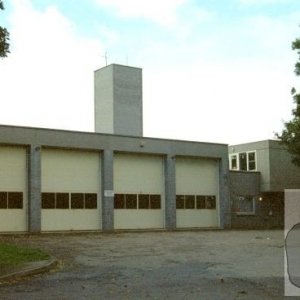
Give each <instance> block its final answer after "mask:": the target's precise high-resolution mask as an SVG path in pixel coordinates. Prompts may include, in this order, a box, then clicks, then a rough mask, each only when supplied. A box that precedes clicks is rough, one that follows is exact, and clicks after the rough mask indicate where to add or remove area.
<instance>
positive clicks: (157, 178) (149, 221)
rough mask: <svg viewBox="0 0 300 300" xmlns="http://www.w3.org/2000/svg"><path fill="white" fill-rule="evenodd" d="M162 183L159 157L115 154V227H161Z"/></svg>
mask: <svg viewBox="0 0 300 300" xmlns="http://www.w3.org/2000/svg"><path fill="white" fill-rule="evenodd" d="M163 186H164V185H163V162H162V158H161V157H157V156H146V155H132V154H130V155H129V154H115V157H114V190H115V199H114V207H115V209H114V228H115V229H142V228H143V229H145V228H163V227H164V192H163V191H164V188H163Z"/></svg>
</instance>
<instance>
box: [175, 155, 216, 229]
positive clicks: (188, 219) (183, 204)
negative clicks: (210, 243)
mask: <svg viewBox="0 0 300 300" xmlns="http://www.w3.org/2000/svg"><path fill="white" fill-rule="evenodd" d="M176 220H177V228H186V227H190V228H192V227H218V226H219V164H218V161H216V160H212V159H200V158H199V159H198V158H180V157H179V158H178V157H177V158H176Z"/></svg>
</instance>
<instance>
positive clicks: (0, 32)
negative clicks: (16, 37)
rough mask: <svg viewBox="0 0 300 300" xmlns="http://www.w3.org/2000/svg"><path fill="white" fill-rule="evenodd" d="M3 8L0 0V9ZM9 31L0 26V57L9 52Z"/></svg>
mask: <svg viewBox="0 0 300 300" xmlns="http://www.w3.org/2000/svg"><path fill="white" fill-rule="evenodd" d="M3 9H4V5H3V1H2V0H0V10H3ZM8 40H9V33H8V31H7V29H6V28H4V27H1V26H0V57H2V58H3V57H6V56H7V54H8V53H9V43H8Z"/></svg>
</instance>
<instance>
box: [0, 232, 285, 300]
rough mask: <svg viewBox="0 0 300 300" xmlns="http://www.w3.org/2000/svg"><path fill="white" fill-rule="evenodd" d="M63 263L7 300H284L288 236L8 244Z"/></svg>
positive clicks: (6, 291) (21, 239) (4, 295)
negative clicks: (25, 246)
mask: <svg viewBox="0 0 300 300" xmlns="http://www.w3.org/2000/svg"><path fill="white" fill-rule="evenodd" d="M2 239H12V240H13V241H14V242H15V243H19V244H29V245H32V246H33V247H38V248H41V249H43V250H45V251H47V252H48V253H50V254H52V255H54V256H55V257H57V258H58V259H59V260H60V262H61V263H60V266H59V267H58V268H57V269H56V270H53V271H52V272H50V273H47V274H43V275H37V276H34V277H31V278H27V279H25V280H21V281H19V282H13V283H9V284H2V285H1V286H0V299H218V300H219V299H226V300H227V299H266V300H267V299H283V298H284V297H283V290H284V289H283V274H284V273H283V262H284V247H283V246H284V241H283V231H279V230H276V231H178V232H163V231H161V232H139V233H134V232H132V233H115V234H94V233H85V234H56V235H37V236H16V237H2Z"/></svg>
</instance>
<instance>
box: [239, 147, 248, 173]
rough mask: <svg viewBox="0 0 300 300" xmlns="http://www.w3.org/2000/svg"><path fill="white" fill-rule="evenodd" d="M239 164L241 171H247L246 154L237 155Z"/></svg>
mask: <svg viewBox="0 0 300 300" xmlns="http://www.w3.org/2000/svg"><path fill="white" fill-rule="evenodd" d="M239 164H240V170H241V171H247V153H246V152H244V153H239Z"/></svg>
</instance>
